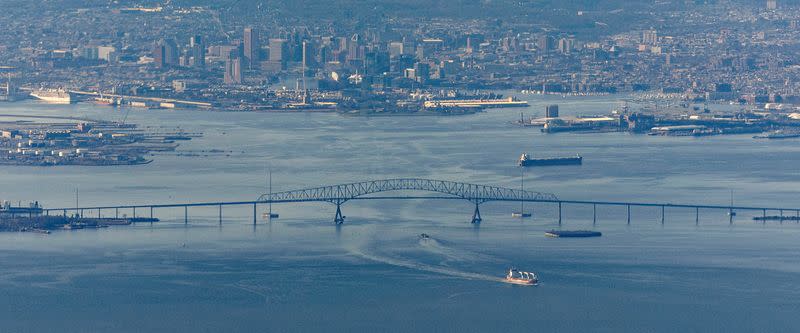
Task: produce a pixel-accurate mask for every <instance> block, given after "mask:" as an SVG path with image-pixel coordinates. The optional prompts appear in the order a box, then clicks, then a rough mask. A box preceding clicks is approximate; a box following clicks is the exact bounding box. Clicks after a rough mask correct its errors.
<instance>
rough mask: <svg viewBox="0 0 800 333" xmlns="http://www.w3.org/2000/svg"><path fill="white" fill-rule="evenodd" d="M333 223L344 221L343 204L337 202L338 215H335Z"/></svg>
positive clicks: (338, 223) (337, 223)
mask: <svg viewBox="0 0 800 333" xmlns="http://www.w3.org/2000/svg"><path fill="white" fill-rule="evenodd" d="M333 223H334V224H336V225H340V224H342V223H344V215H342V204H341V203H337V204H336V216H334V217H333Z"/></svg>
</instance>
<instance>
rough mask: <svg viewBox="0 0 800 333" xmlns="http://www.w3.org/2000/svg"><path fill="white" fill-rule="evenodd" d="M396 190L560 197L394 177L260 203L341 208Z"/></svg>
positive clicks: (485, 197)
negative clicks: (309, 203) (306, 203)
mask: <svg viewBox="0 0 800 333" xmlns="http://www.w3.org/2000/svg"><path fill="white" fill-rule="evenodd" d="M393 191H426V192H436V193H442V194H447V195H452V196H454V197H458V198H462V199H465V200H469V201H471V202H474V203H475V204H480V203H484V202H487V201H511V200H541V201H557V200H558V197H556V196H555V195H554V194H551V193H543V192H535V191H522V190H518V189H511V188H505V187H497V186H487V185H479V184H470V183H462V182H452V181H446V180H435V179H424V178H394V179H383V180H373V181H363V182H356V183H348V184H339V185H330V186H322V187H314V188H307V189H302V190H293V191H284V192H276V193H271V194H270V193H266V194H262V195H261V196H260V197H259V198H258V201H288V200H300V201H326V202H331V203H334V204H337V205H340V204H342V203H344V202H347V201H348V200H351V199H355V198H358V197H363V196H366V195H370V194H373V193H381V192H393Z"/></svg>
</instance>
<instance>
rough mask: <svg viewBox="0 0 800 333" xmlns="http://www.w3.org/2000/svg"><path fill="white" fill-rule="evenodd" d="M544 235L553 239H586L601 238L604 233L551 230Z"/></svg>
mask: <svg viewBox="0 0 800 333" xmlns="http://www.w3.org/2000/svg"><path fill="white" fill-rule="evenodd" d="M544 235H545V236H547V237H552V238H585V237H600V236H602V235H603V233H601V232H599V231H589V230H563V231H562V230H550V231H548V232H545V233H544Z"/></svg>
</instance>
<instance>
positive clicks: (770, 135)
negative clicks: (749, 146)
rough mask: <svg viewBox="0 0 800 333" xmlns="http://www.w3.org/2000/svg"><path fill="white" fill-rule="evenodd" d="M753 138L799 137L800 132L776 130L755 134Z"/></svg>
mask: <svg viewBox="0 0 800 333" xmlns="http://www.w3.org/2000/svg"><path fill="white" fill-rule="evenodd" d="M753 138H754V139H790V138H800V132H784V131H782V130H777V131H773V132H769V133H765V134H761V135H756V136H754V137H753Z"/></svg>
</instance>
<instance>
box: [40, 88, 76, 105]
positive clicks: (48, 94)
mask: <svg viewBox="0 0 800 333" xmlns="http://www.w3.org/2000/svg"><path fill="white" fill-rule="evenodd" d="M31 96H33V97H36V98H38V99H40V100H42V101H44V102H47V103H52V104H71V103H73V102H75V100H73V98H72V95H71V94H70V93H69V92H68V91H65V90H61V89H59V90H52V89H39V90H36V91H33V92H31Z"/></svg>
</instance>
